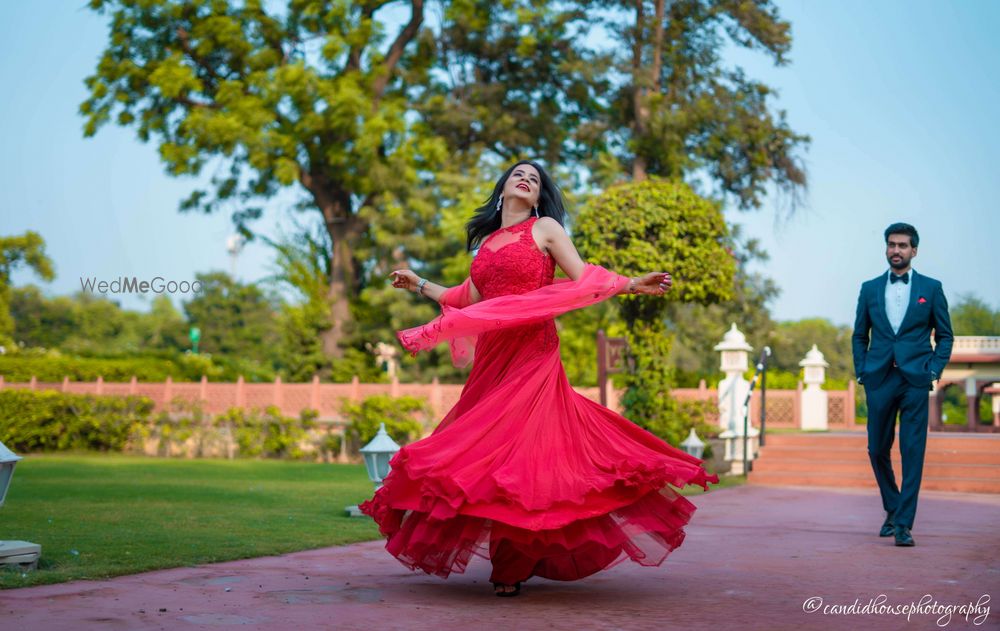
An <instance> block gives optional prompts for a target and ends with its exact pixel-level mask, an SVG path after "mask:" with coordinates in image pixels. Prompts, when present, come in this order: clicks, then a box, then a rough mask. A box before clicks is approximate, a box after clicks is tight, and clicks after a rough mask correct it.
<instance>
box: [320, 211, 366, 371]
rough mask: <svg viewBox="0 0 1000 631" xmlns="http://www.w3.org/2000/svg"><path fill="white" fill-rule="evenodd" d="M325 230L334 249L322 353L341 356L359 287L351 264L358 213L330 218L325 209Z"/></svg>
mask: <svg viewBox="0 0 1000 631" xmlns="http://www.w3.org/2000/svg"><path fill="white" fill-rule="evenodd" d="M323 215H324V219H326V222H325V223H326V228H327V232H328V233H329V235H330V242H331V243H332V244H333V251H332V254H331V260H330V287H329V290H328V292H327V300H328V301H329V304H330V319H331V325H332V326H331V327H330V328H329V329H327V330H326V331H324V332H323V334H322V341H323V353H324V354H325V355H327V356H328V357H336V358H341V357H343V356H344V349H343V348H342V347H341V342H342V341H343V340H344V338H345V337H346V335H347V327H348V325H349V323H350V322H351V320H352V318H351V302H350V301H351V298H354V297H355V295H356V294H357V291H358V280H357V267H356V266H355V265H354V243H356V241H357V238H358V237H359V236H360V234H361V230H360V228H361V225H360V222H359V221H358V219H357V217H355V216H354V215H353V214H348V215H347V216H346V217H344V218H343V219H339V220H334V221H330V220H329V219H327V212H326V211H324V213H323Z"/></svg>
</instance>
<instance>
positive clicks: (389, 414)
mask: <svg viewBox="0 0 1000 631" xmlns="http://www.w3.org/2000/svg"><path fill="white" fill-rule="evenodd" d="M341 413H342V414H343V415H344V417H345V418H347V419H348V420H350V426H349V427H348V430H347V435H348V437H349V440H350V443H349V444H350V448H351V452H352V453H357V451H358V449H360V448H361V447H364V446H365V445H366V444H368V443H369V442H370V441H371V440H372V439H373V438H375V434H377V433H378V428H379V424H380V423H385V431H386V433H388V434H389V436H391V437H392V439H393V440H395V441H396V442H397V443H399V444H400V445H405V444H407V443H410V442H413V441H414V440H417V439H418V438H420V435H421V433H422V432H423V425H422V423H421V420H420V419H421V417H423V418H426V417H427V415H428V414H429V413H430V409H429V407H428V405H427V401H425V400H424V399H419V398H417V397H409V396H404V397H397V398H393V397H390V396H388V395H384V394H380V395H375V396H370V397H366V398H365V399H364V400H363V401H361V402H360V403H352V402H350V401H347V400H344V402H343V407H342V408H341Z"/></svg>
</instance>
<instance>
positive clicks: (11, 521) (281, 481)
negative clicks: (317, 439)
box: [0, 454, 742, 588]
mask: <svg viewBox="0 0 1000 631" xmlns="http://www.w3.org/2000/svg"><path fill="white" fill-rule="evenodd" d="M741 483H742V479H741V478H723V479H722V484H721V485H720V486H722V487H728V486H733V485H738V484H741ZM712 488H713V489H715V488H718V487H715V486H713V487H712ZM372 491H373V487H372V485H371V483H370V482H369V481H368V477H367V475H365V471H364V467H363V466H362V465H332V464H315V463H294V462H282V461H273V460H271V461H267V460H235V461H227V460H170V459H159V458H142V457H134V456H122V455H117V454H112V455H104V454H82V455H31V456H28V457H26V458H25V459H24V460H22V461H21V462H20V463H18V465H17V469H16V471H15V473H14V479H13V482H12V483H11V487H10V492H9V493H8V495H7V502H6V504H5V505H4V507H3V508H0V538H3V539H7V540H12V539H15V540H16V539H20V540H25V541H31V542H34V543H38V544H41V546H42V558H41V561H40V562H39V567H38V569H37V570H34V571H30V572H22V571H20V570H15V569H7V570H0V588H10V587H23V586H27V585H39V584H45V583H59V582H62V581H68V580H73V579H81V578H107V577H110V576H118V575H121V574H134V573H136V572H143V571H147V570H153V569H160V568H168V567H178V566H186V565H196V564H201V563H212V562H218V561H229V560H233V559H243V558H249V557H257V556H265V555H271V554H282V553H286V552H293V551H296V550H306V549H310V548H320V547H325V546H333V545H341V544H346V543H354V542H358V541H370V540H373V539H378V538H379V534H378V529H377V528H376V526H375V524H374V522H372V521H371V520H370V519H369V518H367V517H363V518H350V517H347V516H346V513H345V511H344V507H345V506H347V505H349V504H357V503H358V502H359V501H363V500H365V499H366V498H368V497H370V496H371V494H372ZM702 492H703V491H702V490H701V488H700V487H687V488H686V489H684V494H685V495H697V494H700V493H702Z"/></svg>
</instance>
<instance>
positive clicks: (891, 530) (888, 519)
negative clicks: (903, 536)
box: [878, 514, 896, 537]
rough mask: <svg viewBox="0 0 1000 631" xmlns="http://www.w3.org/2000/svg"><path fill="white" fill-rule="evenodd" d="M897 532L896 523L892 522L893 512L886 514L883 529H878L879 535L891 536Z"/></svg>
mask: <svg viewBox="0 0 1000 631" xmlns="http://www.w3.org/2000/svg"><path fill="white" fill-rule="evenodd" d="M894 534H896V525H895V524H893V523H892V514H888V515H886V516H885V522H884V523H883V524H882V530H879V531H878V536H879V537H891V536H893V535H894Z"/></svg>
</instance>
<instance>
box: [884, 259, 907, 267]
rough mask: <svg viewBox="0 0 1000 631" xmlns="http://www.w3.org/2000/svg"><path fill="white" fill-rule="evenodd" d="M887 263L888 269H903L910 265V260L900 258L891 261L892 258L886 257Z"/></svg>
mask: <svg viewBox="0 0 1000 631" xmlns="http://www.w3.org/2000/svg"><path fill="white" fill-rule="evenodd" d="M886 258H887V260H888V261H889V267H891V268H892V269H903V268H905V267H907V266H909V264H910V259H908V258H905V257H900V259H899V261H893V260H892V258H890V257H886Z"/></svg>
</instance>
